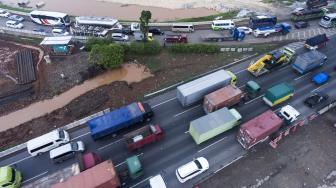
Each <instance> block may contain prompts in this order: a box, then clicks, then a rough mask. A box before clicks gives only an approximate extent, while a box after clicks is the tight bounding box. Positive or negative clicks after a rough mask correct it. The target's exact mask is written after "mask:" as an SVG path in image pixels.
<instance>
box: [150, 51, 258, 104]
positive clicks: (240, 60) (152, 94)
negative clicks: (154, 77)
mask: <svg viewBox="0 0 336 188" xmlns="http://www.w3.org/2000/svg"><path fill="white" fill-rule="evenodd" d="M257 55H258V53H255V54H252V55H249V56H247V57H245V58H242V59H239V60H237V61H234V62H232V63H229V64H227V65H223V66H221V67H218V68H216V69H213V70H210V71H208V72H205V73H202V74H200V75H197V76H194V77H192V78H190V79H187V80H184V81H181V82H179V83H176V84H173V85H171V86H168V87H166V88H163V89H160V90H158V91H154V92H153V93H148V94H145V95H144V97H145V98H148V97H151V96H155V95H156V94H159V93H162V92H165V91H167V90H169V89H172V88H175V87H177V86H179V85H181V84H184V83H186V82H189V81H191V80H195V79H197V78H200V77H202V76H204V75H207V74H210V73H213V72H216V71H218V70H220V69H223V68H226V67H230V66H232V65H234V64H236V63H240V62H242V61H245V60H248V59H250V58H253V57H255V56H257Z"/></svg>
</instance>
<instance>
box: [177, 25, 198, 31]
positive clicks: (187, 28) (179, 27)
mask: <svg viewBox="0 0 336 188" xmlns="http://www.w3.org/2000/svg"><path fill="white" fill-rule="evenodd" d="M172 31H173V32H194V31H195V30H194V25H193V24H174V25H173V26H172Z"/></svg>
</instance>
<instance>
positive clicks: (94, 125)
mask: <svg viewBox="0 0 336 188" xmlns="http://www.w3.org/2000/svg"><path fill="white" fill-rule="evenodd" d="M152 116H153V111H152V108H151V107H150V105H149V104H147V103H141V102H134V103H132V104H130V105H127V106H124V107H121V108H119V109H116V110H114V111H112V112H109V113H106V114H104V115H102V116H99V117H96V118H94V119H92V120H90V121H88V123H87V124H88V126H89V129H90V133H91V136H92V138H93V139H94V140H96V139H99V138H102V137H104V136H107V135H109V134H112V133H116V132H117V131H119V130H121V129H123V128H127V127H129V126H133V125H136V124H138V123H141V122H144V121H146V120H148V119H149V118H151V117H152Z"/></svg>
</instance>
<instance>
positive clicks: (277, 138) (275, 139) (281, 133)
mask: <svg viewBox="0 0 336 188" xmlns="http://www.w3.org/2000/svg"><path fill="white" fill-rule="evenodd" d="M304 125H305V121H304V120H300V121H297V122H296V123H295V124H294V125H292V126H289V127H288V128H287V129H285V130H281V131H279V132H277V133H275V135H276V136H273V137H272V138H271V141H270V142H269V145H270V146H271V147H272V148H273V149H275V148H277V147H278V142H280V140H282V139H283V138H284V137H285V136H288V135H289V134H290V133H294V132H296V130H297V129H298V128H299V127H302V126H304Z"/></svg>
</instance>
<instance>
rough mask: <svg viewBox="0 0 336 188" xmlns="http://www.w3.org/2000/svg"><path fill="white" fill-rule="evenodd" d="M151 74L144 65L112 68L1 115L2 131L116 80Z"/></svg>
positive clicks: (143, 77)
mask: <svg viewBox="0 0 336 188" xmlns="http://www.w3.org/2000/svg"><path fill="white" fill-rule="evenodd" d="M150 76H152V75H151V73H150V72H149V71H147V70H146V69H145V67H144V66H142V65H138V64H125V65H124V66H123V67H122V68H121V69H117V70H111V71H108V72H106V73H104V74H102V75H100V76H97V77H96V78H94V79H91V80H87V81H85V82H84V83H83V84H81V85H77V86H75V87H73V88H71V89H70V90H68V91H66V92H64V93H62V94H61V95H58V96H55V97H54V98H52V99H50V100H44V101H40V102H36V103H33V104H31V105H29V106H28V107H26V108H23V109H21V110H18V111H15V112H13V113H10V114H8V115H5V116H2V117H0V125H1V127H0V132H1V131H4V130H7V129H9V128H13V127H15V126H18V125H20V124H22V123H24V122H27V121H30V120H32V119H34V118H38V117H41V116H43V115H45V114H48V113H51V112H53V111H54V110H56V109H59V108H62V107H64V106H65V105H67V104H68V103H70V102H71V101H72V100H74V99H75V98H77V97H79V96H81V95H83V94H85V93H86V92H88V91H91V90H93V89H95V88H97V87H99V86H102V85H106V84H110V83H112V82H114V81H126V82H127V83H128V84H130V83H134V82H139V81H141V80H143V79H145V78H148V77H150ZM17 117H20V118H17Z"/></svg>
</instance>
